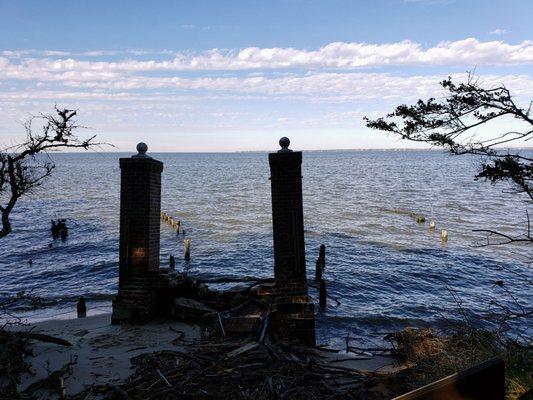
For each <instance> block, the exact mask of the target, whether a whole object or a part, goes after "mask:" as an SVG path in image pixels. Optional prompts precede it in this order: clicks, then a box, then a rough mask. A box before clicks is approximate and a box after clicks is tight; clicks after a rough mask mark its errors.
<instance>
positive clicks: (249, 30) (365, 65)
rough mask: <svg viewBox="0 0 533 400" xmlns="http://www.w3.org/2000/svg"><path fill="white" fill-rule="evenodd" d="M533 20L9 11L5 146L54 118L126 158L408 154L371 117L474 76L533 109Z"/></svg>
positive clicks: (49, 4)
mask: <svg viewBox="0 0 533 400" xmlns="http://www.w3.org/2000/svg"><path fill="white" fill-rule="evenodd" d="M531 15H533V1H531V0H507V1H487V0H484V1H474V0H472V1H469V0H381V1H379V0H373V1H357V0H352V1H348V0H328V1H319V0H283V1H279V0H268V1H253V0H249V1H238V0H232V1H224V0H216V1H215V0H212V1H202V0H195V1H150V2H148V1H146V0H143V1H127V2H126V1H114V0H106V1H98V0H92V1H81V0H80V1H69V2H65V1H54V0H47V1H42V0H39V1H24V0H0V147H2V146H8V145H12V144H14V143H16V142H17V141H20V140H21V139H22V138H23V137H24V129H23V127H22V122H23V121H24V120H25V119H27V118H28V117H29V116H31V115H35V114H38V113H40V112H44V113H47V112H51V111H52V110H53V107H54V105H58V106H59V107H64V108H71V109H77V110H78V121H79V123H80V124H82V125H84V126H86V127H88V128H89V129H88V131H87V132H81V134H82V135H84V134H85V135H87V134H97V135H98V138H99V139H100V140H101V141H105V142H108V143H112V144H113V145H115V147H114V148H113V149H112V150H117V151H132V150H133V149H134V148H135V145H136V143H138V142H140V141H144V142H146V143H147V144H148V146H149V151H185V152H188V151H206V152H207V151H249V150H260V151H265V150H275V149H277V148H278V146H277V141H278V139H279V138H280V137H281V136H288V137H289V138H290V139H291V142H292V144H291V147H292V148H294V149H298V150H300V149H304V150H327V149H368V148H373V149H374V148H406V147H413V146H414V145H413V144H411V143H408V142H405V141H399V140H398V139H397V138H395V137H391V136H388V135H386V134H384V133H381V132H376V131H372V130H370V129H368V128H366V127H365V124H364V121H363V117H364V116H369V117H377V116H381V115H384V114H386V113H387V112H390V111H392V110H393V109H394V108H395V106H396V105H398V104H402V103H412V102H414V101H416V100H417V99H419V98H427V97H430V96H435V97H439V96H442V94H443V92H442V90H441V88H440V87H439V85H438V83H439V81H441V80H442V79H444V78H446V77H447V76H453V77H454V78H455V79H458V80H461V79H464V78H465V76H466V72H467V71H473V70H475V72H476V74H477V75H478V76H479V78H480V81H481V82H482V83H483V84H484V85H486V86H494V85H499V84H501V83H504V84H505V85H506V86H508V87H509V88H510V89H511V90H512V91H513V93H514V94H515V95H516V96H517V100H518V101H519V102H520V104H523V105H524V106H527V105H528V102H529V101H530V100H531V99H533V24H531V18H530V16H531ZM487 129H497V127H496V128H487ZM480 134H484V132H481V133H480Z"/></svg>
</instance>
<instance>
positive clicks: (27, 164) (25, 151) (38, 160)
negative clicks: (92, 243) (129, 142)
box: [0, 108, 98, 238]
mask: <svg viewBox="0 0 533 400" xmlns="http://www.w3.org/2000/svg"><path fill="white" fill-rule="evenodd" d="M76 115H77V111H75V110H67V109H65V110H60V109H58V108H55V112H54V113H51V114H40V115H38V116H33V117H31V118H29V119H28V120H27V121H26V122H25V123H24V128H25V130H26V140H25V141H24V142H23V143H21V144H17V145H15V146H11V147H8V148H5V149H3V150H0V213H1V217H2V227H1V230H0V238H2V237H5V236H7V235H8V234H9V233H10V232H11V231H12V226H11V221H10V214H11V212H12V211H13V209H14V207H15V205H16V204H17V201H18V200H19V199H20V198H21V197H23V196H24V195H27V194H29V193H31V192H32V191H33V190H35V189H36V188H37V187H39V186H40V185H41V184H42V183H43V181H44V180H45V178H47V177H48V176H50V175H51V173H52V171H53V169H54V167H55V164H54V163H53V161H52V159H51V158H50V156H49V153H50V152H53V151H59V150H62V149H74V148H81V149H85V150H87V149H89V148H91V147H93V146H96V145H98V143H96V142H95V141H94V139H95V136H91V137H89V138H85V139H80V138H78V137H77V136H76V130H78V129H79V128H81V126H80V125H78V124H77V123H76ZM37 122H41V123H42V127H41V129H40V130H38V131H36V130H35V129H34V125H35V124H36V123H37Z"/></svg>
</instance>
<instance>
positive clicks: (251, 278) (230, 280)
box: [197, 276, 274, 284]
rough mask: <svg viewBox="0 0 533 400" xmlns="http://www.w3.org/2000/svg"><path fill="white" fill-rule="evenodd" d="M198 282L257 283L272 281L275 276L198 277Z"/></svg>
mask: <svg viewBox="0 0 533 400" xmlns="http://www.w3.org/2000/svg"><path fill="white" fill-rule="evenodd" d="M197 280H198V282H202V283H239V282H254V283H255V284H260V283H272V282H274V278H259V277H256V276H239V277H229V276H222V277H217V278H197Z"/></svg>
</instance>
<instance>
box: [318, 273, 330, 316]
mask: <svg viewBox="0 0 533 400" xmlns="http://www.w3.org/2000/svg"><path fill="white" fill-rule="evenodd" d="M327 298H328V292H327V289H326V281H324V279H322V280H320V290H319V302H318V304H319V306H320V308H321V309H325V308H326V305H327Z"/></svg>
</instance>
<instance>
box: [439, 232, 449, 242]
mask: <svg viewBox="0 0 533 400" xmlns="http://www.w3.org/2000/svg"><path fill="white" fill-rule="evenodd" d="M440 241H441V242H443V243H444V242H447V241H448V231H447V230H446V229H442V230H441V231H440Z"/></svg>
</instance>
